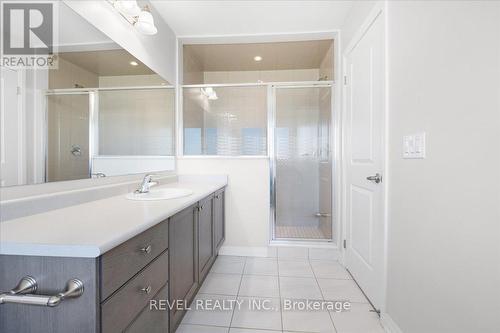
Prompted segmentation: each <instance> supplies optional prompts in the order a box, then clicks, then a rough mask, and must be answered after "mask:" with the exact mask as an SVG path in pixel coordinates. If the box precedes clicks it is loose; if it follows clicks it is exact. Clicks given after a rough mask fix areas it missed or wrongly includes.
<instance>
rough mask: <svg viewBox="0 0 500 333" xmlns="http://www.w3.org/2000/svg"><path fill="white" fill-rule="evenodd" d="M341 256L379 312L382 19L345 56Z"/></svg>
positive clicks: (381, 266) (381, 270)
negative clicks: (343, 235) (343, 242)
mask: <svg viewBox="0 0 500 333" xmlns="http://www.w3.org/2000/svg"><path fill="white" fill-rule="evenodd" d="M344 60H345V66H346V67H345V69H346V76H347V77H346V87H345V88H346V89H345V92H346V94H345V96H346V123H345V124H346V126H345V130H346V145H345V159H346V162H345V166H346V174H345V176H346V182H345V184H346V188H345V193H346V214H345V217H346V222H347V230H346V237H347V239H346V253H345V263H346V267H347V268H348V269H349V271H350V272H351V274H352V275H353V277H354V279H355V280H356V281H357V282H358V284H359V285H360V287H361V289H362V290H363V291H364V292H365V294H366V295H367V296H368V298H369V299H370V301H371V302H372V304H373V305H374V306H375V308H377V309H379V308H380V306H381V305H382V302H383V295H384V269H385V268H384V242H385V240H384V239H385V236H384V233H385V231H384V229H385V228H384V216H383V214H384V210H383V205H384V197H383V196H384V183H383V179H382V181H380V182H377V180H376V179H372V180H369V179H367V177H375V176H376V175H377V174H378V175H380V177H382V175H383V174H384V172H383V171H384V170H383V169H384V147H383V142H384V140H383V133H384V128H383V127H384V108H385V104H384V20H383V17H382V14H380V15H378V17H376V18H375V19H374V20H373V21H372V22H371V24H369V25H368V26H367V29H366V30H365V33H364V34H361V37H360V39H359V40H358V42H357V43H356V44H355V46H354V47H353V48H352V49H350V50H348V52H347V53H346V54H345V58H344Z"/></svg>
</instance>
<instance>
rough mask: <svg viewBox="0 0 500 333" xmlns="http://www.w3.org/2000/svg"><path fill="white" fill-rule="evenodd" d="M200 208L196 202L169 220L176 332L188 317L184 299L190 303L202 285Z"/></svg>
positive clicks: (172, 324)
mask: <svg viewBox="0 0 500 333" xmlns="http://www.w3.org/2000/svg"><path fill="white" fill-rule="evenodd" d="M197 211H198V205H193V206H191V207H188V208H186V209H184V210H183V211H181V212H180V213H177V214H176V215H174V216H173V217H171V218H170V219H169V228H168V233H169V252H170V264H169V271H170V279H169V303H170V306H172V310H171V311H170V331H171V332H175V329H176V328H177V326H178V325H179V323H180V321H181V319H182V317H183V316H184V312H185V311H184V310H182V309H180V308H181V307H183V304H182V303H180V302H185V304H186V305H187V304H190V303H191V301H192V300H193V297H194V295H195V293H196V291H197V288H198V281H199V280H198V237H197V235H198V230H197V229H198V228H197Z"/></svg>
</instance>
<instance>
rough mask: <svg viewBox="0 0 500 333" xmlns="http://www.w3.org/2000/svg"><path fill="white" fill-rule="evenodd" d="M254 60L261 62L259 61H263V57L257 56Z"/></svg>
mask: <svg viewBox="0 0 500 333" xmlns="http://www.w3.org/2000/svg"><path fill="white" fill-rule="evenodd" d="M253 60H255V61H257V62H259V61H262V57H261V56H255V57H253Z"/></svg>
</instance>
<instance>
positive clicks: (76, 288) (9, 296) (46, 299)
mask: <svg viewBox="0 0 500 333" xmlns="http://www.w3.org/2000/svg"><path fill="white" fill-rule="evenodd" d="M37 287H38V284H37V282H36V280H35V279H34V278H33V277H31V276H25V277H23V278H22V279H21V281H19V283H18V285H17V286H16V287H15V288H14V289H12V290H11V291H10V292H6V293H3V294H0V304H7V303H14V304H26V305H38V306H48V307H51V308H53V307H56V306H58V305H59V304H61V302H62V301H64V300H66V299H70V298H78V297H80V296H82V295H83V282H82V281H80V280H78V279H71V280H69V281H68V282H67V283H66V288H65V289H64V290H63V291H61V292H60V293H58V294H57V295H53V296H51V295H38V294H35V292H36V290H37Z"/></svg>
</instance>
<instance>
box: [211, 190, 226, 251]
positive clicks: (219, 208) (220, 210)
mask: <svg viewBox="0 0 500 333" xmlns="http://www.w3.org/2000/svg"><path fill="white" fill-rule="evenodd" d="M224 199H225V197H224V190H220V191H217V192H216V193H215V195H214V199H213V202H214V203H213V216H214V244H215V245H214V246H215V252H218V251H219V249H220V247H221V246H222V243H224V239H225V234H226V230H225V221H224V219H225V214H224V209H225V203H224V202H225V200H224Z"/></svg>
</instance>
